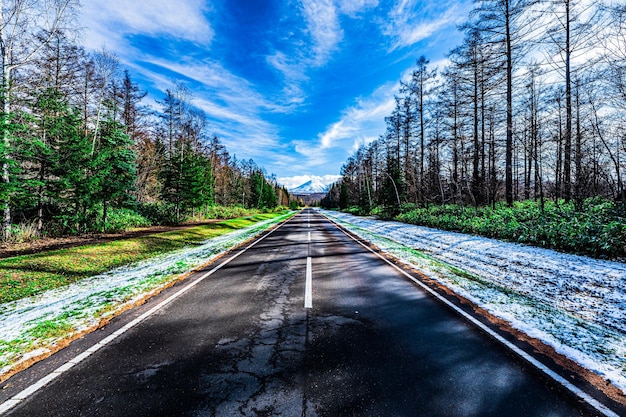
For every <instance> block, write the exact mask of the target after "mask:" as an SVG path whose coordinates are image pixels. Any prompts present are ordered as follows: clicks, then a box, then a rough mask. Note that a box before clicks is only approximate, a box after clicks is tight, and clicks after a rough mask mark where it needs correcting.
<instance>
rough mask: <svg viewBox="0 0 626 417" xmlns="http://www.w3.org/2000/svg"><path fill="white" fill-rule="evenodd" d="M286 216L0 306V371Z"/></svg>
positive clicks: (83, 327) (137, 298) (134, 300)
mask: <svg viewBox="0 0 626 417" xmlns="http://www.w3.org/2000/svg"><path fill="white" fill-rule="evenodd" d="M287 216H288V215H284V216H280V217H277V218H274V219H270V220H266V221H263V222H259V223H256V224H254V225H252V226H250V227H247V228H244V229H240V230H236V231H234V232H231V233H228V234H225V235H222V236H219V237H216V238H212V239H209V240H207V241H205V242H203V243H202V244H200V245H197V246H193V247H189V248H185V249H182V250H179V251H176V252H172V253H169V254H165V255H161V256H157V257H154V258H151V259H148V260H144V261H141V262H137V263H135V264H131V265H127V266H124V267H121V268H116V269H114V270H111V271H109V272H106V273H104V274H101V275H96V276H93V277H90V278H87V279H84V280H82V281H79V282H77V283H74V284H71V285H69V286H66V287H62V288H57V289H54V290H50V291H47V292H44V293H42V294H40V295H36V296H33V297H27V298H24V299H21V300H16V301H12V302H9V303H5V304H2V305H0V375H2V374H4V373H6V372H7V371H8V370H10V369H11V368H12V367H13V366H14V365H15V364H16V363H17V362H20V361H24V360H27V359H29V358H31V357H33V356H38V355H41V354H42V353H45V351H46V346H50V345H52V344H53V343H55V342H56V341H58V340H59V339H62V338H65V337H66V336H67V335H68V332H69V333H80V332H82V331H84V330H86V329H89V328H91V327H93V326H94V325H96V324H97V323H99V322H100V320H101V319H103V318H106V317H108V316H111V315H113V314H114V313H115V312H116V311H119V310H120V309H121V308H123V307H124V306H125V305H128V304H132V303H134V302H136V301H137V300H139V299H141V298H143V297H144V296H145V295H146V293H149V292H151V291H154V290H156V289H158V288H160V287H162V286H163V285H166V284H167V283H169V282H171V281H172V280H174V279H176V277H178V276H180V275H181V274H184V273H186V272H188V271H190V270H193V269H195V268H197V267H199V266H200V265H202V264H204V263H206V262H208V261H209V260H211V259H213V258H215V257H216V256H218V255H219V254H221V253H223V252H225V251H227V250H228V249H230V248H232V247H233V246H236V245H238V244H240V243H243V242H245V241H246V240H248V239H250V238H251V237H253V236H255V235H258V234H259V233H261V232H262V231H263V230H265V229H267V228H268V227H270V226H271V225H272V224H275V223H278V222H279V221H281V220H283V219H284V218H285V217H287Z"/></svg>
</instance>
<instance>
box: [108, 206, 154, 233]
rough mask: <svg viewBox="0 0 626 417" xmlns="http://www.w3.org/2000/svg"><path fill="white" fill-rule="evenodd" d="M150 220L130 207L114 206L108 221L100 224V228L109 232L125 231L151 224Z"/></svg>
mask: <svg viewBox="0 0 626 417" xmlns="http://www.w3.org/2000/svg"><path fill="white" fill-rule="evenodd" d="M151 225H152V224H151V222H150V220H148V219H147V218H145V217H144V216H142V215H141V214H139V213H137V212H136V211H134V210H131V209H128V208H113V209H110V210H109V213H108V215H107V218H106V223H105V224H103V225H98V226H97V227H98V229H100V230H103V231H104V232H107V233H114V232H123V231H127V230H130V229H134V228H137V227H148V226H151Z"/></svg>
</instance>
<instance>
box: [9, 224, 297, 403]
mask: <svg viewBox="0 0 626 417" xmlns="http://www.w3.org/2000/svg"><path fill="white" fill-rule="evenodd" d="M287 221H289V220H287ZM287 221H285V222H283V223H281V224H279V225H278V226H277V227H275V228H274V229H272V230H270V231H269V232H268V233H267V234H265V235H264V236H262V237H261V238H259V239H257V240H255V241H254V242H252V243H251V244H250V245H248V246H246V247H245V248H244V249H242V250H241V251H240V252H237V253H236V254H235V255H233V256H231V257H230V258H228V259H226V260H225V261H224V262H222V263H221V264H219V265H218V266H216V267H215V268H213V269H212V270H210V271H209V272H207V273H206V274H204V275H202V276H201V277H200V278H198V279H196V280H195V281H193V282H191V283H189V284H188V285H187V286H185V287H183V288H181V289H180V290H179V291H178V292H176V293H175V294H172V295H171V296H170V297H168V298H167V299H165V300H163V301H161V302H160V303H159V304H157V305H156V306H154V307H152V308H151V309H150V310H148V311H146V312H145V313H143V314H142V315H141V316H139V317H137V318H136V319H135V320H133V321H131V322H130V323H128V324H126V325H125V326H124V327H122V328H120V329H118V330H117V331H115V332H114V333H112V334H110V335H109V336H107V337H106V338H104V339H102V340H101V341H100V342H98V343H96V344H95V345H93V346H92V347H91V348H89V349H87V350H86V351H84V352H83V353H81V354H80V355H78V356H76V357H75V358H74V359H72V360H70V361H69V362H67V363H65V364H64V365H62V366H60V367H58V368H57V369H55V370H54V371H52V372H51V373H49V374H48V375H46V376H44V377H43V378H41V379H40V380H38V381H37V382H35V383H34V384H32V385H30V386H29V387H28V388H26V389H24V390H22V391H21V392H19V393H17V394H16V395H14V396H13V397H11V398H9V399H8V400H6V401H5V402H3V403H2V404H0V415H1V414H4V413H6V412H7V411H9V410H11V409H12V408H14V407H16V406H17V405H18V404H19V403H20V402H22V401H24V400H25V399H26V398H28V397H29V396H31V395H33V394H34V393H36V392H37V391H39V390H40V389H42V388H43V387H45V386H46V385H48V384H49V383H50V382H52V381H53V380H55V379H56V378H58V377H59V376H61V375H62V374H64V373H65V372H67V371H68V370H70V369H71V368H72V367H74V366H75V365H77V364H79V363H80V362H82V361H83V360H85V359H87V358H88V357H90V356H91V355H93V354H94V353H95V352H97V351H98V350H100V349H101V348H103V347H104V346H106V345H108V344H109V343H111V342H112V341H113V340H115V339H117V338H118V337H119V336H121V335H122V334H124V333H126V332H127V331H128V330H130V329H131V328H133V327H135V326H136V325H138V324H139V323H141V322H142V321H144V320H146V319H147V318H149V317H150V316H152V315H154V314H155V313H156V312H157V311H159V310H161V309H162V308H163V307H165V306H166V305H168V304H170V303H171V302H172V301H174V300H175V299H177V298H178V297H180V296H181V295H183V294H184V293H186V292H187V291H189V290H190V289H192V288H193V287H195V286H196V285H198V284H199V283H200V282H202V281H204V280H205V279H206V278H208V277H209V276H211V275H213V274H214V273H215V272H217V271H218V270H220V269H222V268H223V267H224V266H226V264H228V263H229V262H231V261H232V260H234V259H236V258H237V257H239V255H241V254H242V253H244V252H245V251H247V250H248V249H250V248H251V247H253V246H254V245H256V244H257V243H259V242H260V241H262V240H263V239H265V238H266V237H268V236H269V235H270V234H272V233H273V232H274V231H276V230H278V228H280V227H281V226H283V225H284V224H285V223H287Z"/></svg>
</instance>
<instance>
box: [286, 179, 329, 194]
mask: <svg viewBox="0 0 626 417" xmlns="http://www.w3.org/2000/svg"><path fill="white" fill-rule="evenodd" d="M328 189H329V186H328V185H326V184H324V183H322V182H321V181H319V180H315V179H312V180H310V181H307V182H305V183H304V184H301V185H299V186H297V187H296V188H292V189H291V190H289V192H290V193H291V194H296V195H299V194H324V193H326V192H328Z"/></svg>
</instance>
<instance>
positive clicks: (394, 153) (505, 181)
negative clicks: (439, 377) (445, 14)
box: [322, 0, 626, 213]
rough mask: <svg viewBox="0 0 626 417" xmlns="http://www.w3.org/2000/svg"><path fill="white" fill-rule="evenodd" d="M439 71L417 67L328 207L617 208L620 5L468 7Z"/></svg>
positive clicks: (623, 78) (621, 199)
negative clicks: (592, 202)
mask: <svg viewBox="0 0 626 417" xmlns="http://www.w3.org/2000/svg"><path fill="white" fill-rule="evenodd" d="M461 29H462V31H463V33H464V39H463V42H462V43H461V44H460V45H459V46H458V47H456V48H454V49H453V50H452V51H450V52H449V54H448V56H447V58H448V64H447V65H446V66H445V67H443V68H433V67H432V66H431V65H430V62H429V61H428V60H427V59H426V58H425V57H424V56H422V57H420V58H419V59H417V62H416V65H415V67H414V68H413V70H412V72H411V74H410V77H408V79H405V80H403V81H402V82H401V88H400V90H399V91H398V93H397V95H396V97H395V108H394V110H393V112H392V114H390V115H389V116H388V117H387V118H386V119H385V120H386V126H387V127H386V131H385V132H384V134H382V135H381V136H380V137H379V138H378V139H377V140H375V141H373V142H371V143H367V144H363V145H362V146H361V147H360V148H359V150H358V151H357V152H356V154H355V155H353V156H352V157H350V158H349V159H348V160H347V161H346V162H345V164H344V165H343V167H342V170H341V175H342V179H341V180H340V181H339V182H338V183H337V184H335V185H334V186H333V187H332V189H331V192H330V193H329V194H328V195H327V196H326V198H325V199H324V200H323V201H322V205H324V206H327V207H341V208H347V207H351V206H356V207H358V208H359V209H360V210H361V211H364V212H369V211H370V210H371V209H372V208H373V207H377V206H378V207H380V206H383V207H386V208H387V209H388V210H389V211H391V212H395V213H397V212H398V211H399V210H400V208H401V206H403V205H405V204H407V203H408V204H409V205H415V206H419V207H427V206H429V205H434V204H438V205H445V204H457V205H473V206H474V207H479V206H494V207H495V204H496V203H497V202H501V201H502V202H505V203H506V205H508V206H511V205H512V204H513V202H515V201H521V200H531V199H534V200H536V201H537V202H538V203H539V204H540V205H541V207H543V206H544V203H545V200H546V199H551V200H554V201H555V202H557V204H558V202H559V201H565V202H570V203H573V204H574V205H575V206H576V207H577V208H580V207H582V204H583V202H584V201H585V200H586V199H588V198H590V197H603V198H608V199H612V200H614V201H616V202H617V203H618V204H619V205H621V207H622V210H624V211H626V190H625V189H624V180H625V177H624V171H625V170H626V6H625V5H624V3H623V2H614V3H601V2H598V1H591V2H590V1H574V0H484V1H477V2H476V4H475V8H474V9H473V11H472V12H471V14H470V16H469V17H468V20H467V21H466V22H465V23H464V24H463V25H462V26H461Z"/></svg>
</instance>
